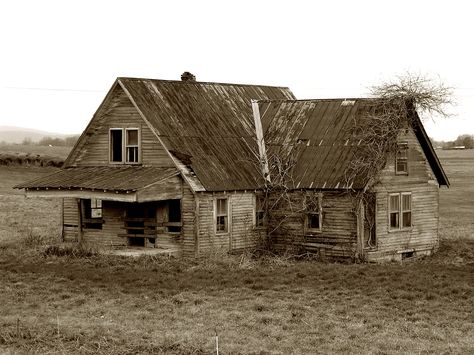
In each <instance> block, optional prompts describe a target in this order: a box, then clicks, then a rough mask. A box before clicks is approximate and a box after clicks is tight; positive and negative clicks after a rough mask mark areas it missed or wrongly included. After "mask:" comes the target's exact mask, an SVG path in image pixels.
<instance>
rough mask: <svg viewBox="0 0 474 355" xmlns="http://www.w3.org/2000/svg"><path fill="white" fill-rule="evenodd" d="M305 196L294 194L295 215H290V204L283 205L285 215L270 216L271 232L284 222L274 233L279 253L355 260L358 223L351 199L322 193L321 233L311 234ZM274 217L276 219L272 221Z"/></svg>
mask: <svg viewBox="0 0 474 355" xmlns="http://www.w3.org/2000/svg"><path fill="white" fill-rule="evenodd" d="M305 195H306V192H305V191H295V192H292V193H291V195H290V201H291V204H292V210H293V211H294V212H293V213H288V211H289V209H288V206H287V205H286V204H283V205H282V207H281V208H282V210H281V211H278V210H277V211H273V212H271V213H270V221H269V228H272V225H278V224H279V223H280V222H281V224H280V227H279V228H277V229H276V230H275V231H274V232H273V233H272V241H273V242H274V243H275V247H276V248H277V249H279V250H282V249H285V248H289V247H292V248H293V247H296V248H300V247H301V248H302V249H307V250H310V251H319V252H320V253H321V254H323V255H325V256H335V257H355V253H356V248H357V219H356V215H355V213H354V206H353V201H352V199H351V198H350V196H349V195H348V194H346V193H344V192H332V191H324V192H320V193H319V196H320V197H321V212H322V224H321V231H318V232H310V231H308V230H307V229H306V225H305V224H306V211H305V208H304V199H305ZM272 214H273V215H274V217H271V215H272ZM278 216H280V217H278ZM272 219H273V220H272Z"/></svg>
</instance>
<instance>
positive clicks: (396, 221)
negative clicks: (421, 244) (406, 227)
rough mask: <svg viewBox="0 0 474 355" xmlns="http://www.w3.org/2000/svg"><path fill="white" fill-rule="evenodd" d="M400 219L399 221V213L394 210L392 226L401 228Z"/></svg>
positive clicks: (391, 216) (391, 219) (391, 218)
mask: <svg viewBox="0 0 474 355" xmlns="http://www.w3.org/2000/svg"><path fill="white" fill-rule="evenodd" d="M399 226H400V221H399V213H398V212H394V213H390V228H399Z"/></svg>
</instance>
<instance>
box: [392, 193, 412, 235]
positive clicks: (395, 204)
mask: <svg viewBox="0 0 474 355" xmlns="http://www.w3.org/2000/svg"><path fill="white" fill-rule="evenodd" d="M389 226H390V230H396V229H403V228H410V227H411V193H410V192H402V193H396V194H390V195H389Z"/></svg>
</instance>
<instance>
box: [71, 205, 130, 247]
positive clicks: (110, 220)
mask: <svg viewBox="0 0 474 355" xmlns="http://www.w3.org/2000/svg"><path fill="white" fill-rule="evenodd" d="M124 205H125V203H123V202H114V201H102V219H103V220H104V223H103V224H102V229H88V228H83V240H84V242H87V243H91V244H94V245H99V246H120V245H126V244H127V240H126V238H120V237H118V236H117V235H118V234H121V233H124V229H123V228H122V227H123V225H124V222H123V218H124ZM78 215H79V214H78V206H77V202H76V199H75V198H65V199H64V240H65V241H77V240H78Z"/></svg>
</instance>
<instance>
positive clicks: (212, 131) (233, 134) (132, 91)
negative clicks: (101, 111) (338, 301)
mask: <svg viewBox="0 0 474 355" xmlns="http://www.w3.org/2000/svg"><path fill="white" fill-rule="evenodd" d="M118 80H119V83H120V84H121V85H122V87H123V88H124V89H125V90H126V91H127V92H128V93H129V95H130V97H131V99H132V100H133V102H134V103H135V105H136V106H137V108H138V110H139V111H140V112H141V114H142V115H143V117H144V119H145V120H146V121H147V122H148V123H149V124H150V126H152V128H153V129H154V131H155V133H156V134H157V135H158V136H159V137H160V139H161V141H162V142H163V144H164V145H165V147H166V148H167V149H168V151H173V152H175V153H176V154H175V158H177V159H181V158H180V157H183V156H184V157H186V159H185V160H187V162H182V163H183V164H184V165H186V166H187V167H188V168H190V169H191V170H192V171H193V172H194V173H195V174H196V177H197V178H198V179H199V181H200V182H201V184H202V185H203V186H204V188H205V189H206V190H207V191H224V190H244V189H253V188H256V187H257V186H260V185H261V184H262V183H263V180H262V176H261V173H260V171H259V167H258V164H256V163H257V158H256V156H255V152H256V151H257V146H256V138H255V126H254V118H253V114H252V106H251V102H252V100H269V99H271V100H287V99H294V96H293V94H292V93H291V91H290V90H289V89H288V88H282V87H271V86H256V85H239V84H220V83H202V82H189V81H186V82H182V81H165V80H151V79H131V78H119V79H118Z"/></svg>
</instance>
